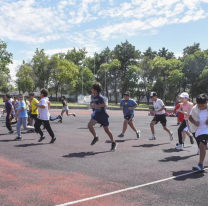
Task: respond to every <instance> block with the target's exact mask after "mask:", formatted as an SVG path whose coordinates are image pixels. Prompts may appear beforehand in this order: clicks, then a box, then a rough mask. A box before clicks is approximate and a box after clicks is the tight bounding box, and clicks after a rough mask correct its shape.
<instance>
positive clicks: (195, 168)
mask: <svg viewBox="0 0 208 206" xmlns="http://www.w3.org/2000/svg"><path fill="white" fill-rule="evenodd" d="M192 170H193V171H203V170H204V167H203V166H202V167H201V166H200V165H197V166H195V167H193V168H192Z"/></svg>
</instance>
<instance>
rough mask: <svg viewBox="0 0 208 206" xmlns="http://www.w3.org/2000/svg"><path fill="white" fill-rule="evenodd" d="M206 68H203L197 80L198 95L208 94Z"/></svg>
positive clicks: (207, 69) (207, 67)
mask: <svg viewBox="0 0 208 206" xmlns="http://www.w3.org/2000/svg"><path fill="white" fill-rule="evenodd" d="M207 85H208V66H206V67H205V68H204V70H203V71H202V73H201V74H200V76H199V79H198V87H197V89H198V93H206V94H208V86H207Z"/></svg>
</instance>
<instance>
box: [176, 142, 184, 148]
mask: <svg viewBox="0 0 208 206" xmlns="http://www.w3.org/2000/svg"><path fill="white" fill-rule="evenodd" d="M178 145H179V143H176V146H178ZM182 145H183V147H184V143H183V144H182Z"/></svg>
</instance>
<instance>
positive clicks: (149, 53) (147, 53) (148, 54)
mask: <svg viewBox="0 0 208 206" xmlns="http://www.w3.org/2000/svg"><path fill="white" fill-rule="evenodd" d="M143 55H144V56H145V57H149V58H150V59H154V58H155V57H157V52H156V51H153V50H152V48H151V47H148V49H147V50H146V51H145V52H144V53H143Z"/></svg>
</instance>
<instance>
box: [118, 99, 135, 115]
mask: <svg viewBox="0 0 208 206" xmlns="http://www.w3.org/2000/svg"><path fill="white" fill-rule="evenodd" d="M136 105H137V103H136V102H135V101H134V100H133V99H129V100H125V99H122V100H121V103H120V106H121V107H123V113H124V116H126V115H128V114H134V109H132V110H129V107H134V106H136Z"/></svg>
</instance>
